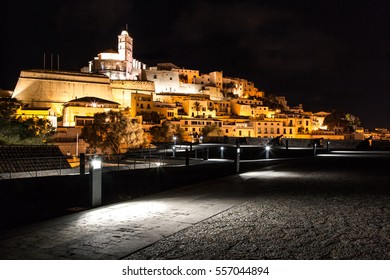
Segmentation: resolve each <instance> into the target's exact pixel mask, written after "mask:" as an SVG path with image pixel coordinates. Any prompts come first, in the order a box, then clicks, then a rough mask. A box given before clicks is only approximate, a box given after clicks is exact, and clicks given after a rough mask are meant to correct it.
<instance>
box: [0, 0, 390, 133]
mask: <svg viewBox="0 0 390 280" xmlns="http://www.w3.org/2000/svg"><path fill="white" fill-rule="evenodd" d="M74 2H76V3H74ZM147 3H150V4H147ZM0 7H1V9H0V14H1V25H0V31H1V33H0V34H1V49H2V55H1V58H0V61H1V77H0V88H3V89H11V90H13V88H14V87H15V85H16V81H17V78H18V76H19V73H20V71H21V70H23V69H31V68H43V53H46V54H47V56H46V57H47V60H46V61H47V65H46V68H48V67H50V63H49V56H50V54H51V53H53V55H54V57H56V56H57V54H60V69H61V70H76V71H77V70H79V69H80V68H81V67H82V66H85V65H87V64H88V61H89V60H91V59H93V57H94V56H96V55H97V54H98V53H99V52H102V51H104V50H107V49H110V48H112V49H116V48H117V35H118V34H119V33H120V32H121V30H123V29H125V26H126V24H128V27H129V28H128V29H129V33H130V34H131V35H132V37H133V39H134V57H135V58H136V59H138V60H140V61H142V62H144V63H146V64H147V65H148V66H154V65H156V64H157V63H159V62H172V63H174V64H176V65H178V66H180V67H184V68H189V69H198V70H200V72H201V73H208V72H211V71H221V70H222V71H223V72H224V76H229V77H240V78H245V79H248V80H250V81H253V82H255V85H256V86H257V87H258V88H259V89H261V90H264V91H265V92H266V94H268V95H269V94H275V95H284V96H286V98H287V100H288V102H289V105H290V106H296V105H298V104H299V103H303V105H304V109H305V110H306V111H314V112H315V111H321V110H331V109H339V110H342V111H344V112H346V113H351V114H355V115H357V116H359V117H360V119H361V121H362V122H363V125H364V126H365V127H368V128H374V127H387V128H390V114H389V109H390V101H389V99H390V98H389V88H390V82H389V80H390V56H389V53H390V1H376V0H367V1H359V0H346V1H343V0H337V1H336V0H330V1H326V0H318V1H313V0H307V1H304V0H294V1H293V0H285V1H278V0H269V1H261V0H259V1H250V0H242V1H229V0H228V1H226V0H225V1H206V0H205V1H195V0H194V1H144V0H138V1H129V0H127V1H126V0H91V1H87V0H80V1H64V0H62V1H56V0H52V1H44V0H35V1H28V2H27V1H17V0H13V1H9V0H2V2H1V4H0ZM56 67H57V65H56V63H55V68H56Z"/></svg>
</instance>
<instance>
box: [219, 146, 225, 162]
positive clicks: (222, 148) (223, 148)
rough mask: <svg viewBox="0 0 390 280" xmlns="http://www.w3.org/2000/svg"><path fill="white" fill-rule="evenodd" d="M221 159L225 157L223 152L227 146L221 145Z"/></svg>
mask: <svg viewBox="0 0 390 280" xmlns="http://www.w3.org/2000/svg"><path fill="white" fill-rule="evenodd" d="M220 149H221V159H223V152H224V150H225V147H224V146H221V148H220Z"/></svg>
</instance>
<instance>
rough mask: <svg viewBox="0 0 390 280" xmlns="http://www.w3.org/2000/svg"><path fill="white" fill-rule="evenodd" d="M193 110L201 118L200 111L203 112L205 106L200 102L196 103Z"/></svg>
mask: <svg viewBox="0 0 390 280" xmlns="http://www.w3.org/2000/svg"><path fill="white" fill-rule="evenodd" d="M192 109H194V110H195V111H196V116H199V111H202V109H203V106H202V104H201V103H200V102H199V101H195V102H194V104H193V105H192Z"/></svg>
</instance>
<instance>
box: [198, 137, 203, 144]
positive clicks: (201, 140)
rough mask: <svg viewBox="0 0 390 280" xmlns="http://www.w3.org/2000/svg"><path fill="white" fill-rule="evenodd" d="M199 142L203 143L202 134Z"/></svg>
mask: <svg viewBox="0 0 390 280" xmlns="http://www.w3.org/2000/svg"><path fill="white" fill-rule="evenodd" d="M199 142H200V144H202V143H203V136H202V135H201V136H200V137H199Z"/></svg>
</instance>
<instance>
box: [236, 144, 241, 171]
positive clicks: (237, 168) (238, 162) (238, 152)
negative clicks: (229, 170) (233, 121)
mask: <svg viewBox="0 0 390 280" xmlns="http://www.w3.org/2000/svg"><path fill="white" fill-rule="evenodd" d="M236 148H237V151H236V173H237V174H238V173H240V153H241V149H240V142H238V141H237V144H236Z"/></svg>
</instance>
